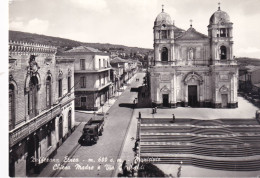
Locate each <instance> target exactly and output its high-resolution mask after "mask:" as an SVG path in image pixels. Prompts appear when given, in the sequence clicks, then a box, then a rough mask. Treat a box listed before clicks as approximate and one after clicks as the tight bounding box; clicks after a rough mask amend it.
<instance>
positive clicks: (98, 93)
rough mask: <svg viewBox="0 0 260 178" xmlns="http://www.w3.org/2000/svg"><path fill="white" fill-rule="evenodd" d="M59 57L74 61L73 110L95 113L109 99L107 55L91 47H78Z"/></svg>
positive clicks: (108, 57) (109, 82) (108, 58)
mask: <svg viewBox="0 0 260 178" xmlns="http://www.w3.org/2000/svg"><path fill="white" fill-rule="evenodd" d="M60 55H61V56H64V57H68V58H70V57H72V58H74V59H75V64H74V77H75V82H74V90H75V97H76V98H75V108H76V109H79V110H88V111H97V110H98V109H99V108H100V107H101V106H102V105H103V104H104V103H105V102H106V101H107V100H108V99H109V97H110V96H109V90H110V89H111V88H110V85H111V81H110V70H111V67H110V63H109V60H110V56H109V54H107V53H104V52H101V51H99V50H97V49H94V48H91V47H86V46H79V47H75V48H73V49H71V50H68V51H66V52H64V53H62V54H60Z"/></svg>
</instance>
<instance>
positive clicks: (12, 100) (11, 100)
mask: <svg viewBox="0 0 260 178" xmlns="http://www.w3.org/2000/svg"><path fill="white" fill-rule="evenodd" d="M14 126H15V87H14V85H13V84H9V130H12V129H13V128H14Z"/></svg>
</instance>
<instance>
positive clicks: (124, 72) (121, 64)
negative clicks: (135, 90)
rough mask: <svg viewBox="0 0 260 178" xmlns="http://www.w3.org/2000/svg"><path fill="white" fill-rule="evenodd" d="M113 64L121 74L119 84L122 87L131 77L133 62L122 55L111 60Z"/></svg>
mask: <svg viewBox="0 0 260 178" xmlns="http://www.w3.org/2000/svg"><path fill="white" fill-rule="evenodd" d="M110 64H111V66H112V67H113V68H114V69H115V71H116V72H117V74H118V76H119V86H120V87H122V86H123V85H124V84H126V82H127V81H128V80H129V79H130V78H131V70H132V69H131V63H130V62H129V61H128V60H125V59H122V58H120V57H115V58H113V59H111V61H110Z"/></svg>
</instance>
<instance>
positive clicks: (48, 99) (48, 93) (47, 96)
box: [46, 81, 50, 108]
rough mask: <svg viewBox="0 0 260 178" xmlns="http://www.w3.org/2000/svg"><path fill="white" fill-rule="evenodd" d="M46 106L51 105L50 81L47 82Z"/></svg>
mask: <svg viewBox="0 0 260 178" xmlns="http://www.w3.org/2000/svg"><path fill="white" fill-rule="evenodd" d="M46 106H47V108H49V107H50V84H49V81H47V82H46Z"/></svg>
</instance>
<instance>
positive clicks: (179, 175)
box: [177, 161, 182, 177]
mask: <svg viewBox="0 0 260 178" xmlns="http://www.w3.org/2000/svg"><path fill="white" fill-rule="evenodd" d="M181 166H182V161H181V164H180V167H179V168H178V172H177V177H181Z"/></svg>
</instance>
